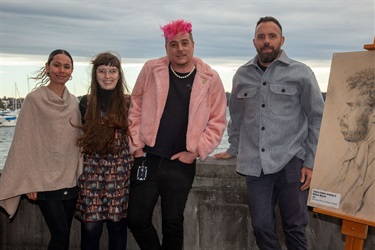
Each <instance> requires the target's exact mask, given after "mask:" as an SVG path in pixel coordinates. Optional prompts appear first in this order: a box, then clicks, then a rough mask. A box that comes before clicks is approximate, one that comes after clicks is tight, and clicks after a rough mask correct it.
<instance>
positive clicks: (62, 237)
mask: <svg viewBox="0 0 375 250" xmlns="http://www.w3.org/2000/svg"><path fill="white" fill-rule="evenodd" d="M76 201H77V198H74V199H69V200H56V201H49V200H48V201H47V200H38V205H39V208H40V210H41V211H42V214H43V217H44V220H45V221H46V223H47V226H48V229H49V231H50V233H51V240H50V242H49V245H48V250H60V249H61V250H67V249H69V236H70V227H71V225H72V220H73V213H74V210H75V206H76Z"/></svg>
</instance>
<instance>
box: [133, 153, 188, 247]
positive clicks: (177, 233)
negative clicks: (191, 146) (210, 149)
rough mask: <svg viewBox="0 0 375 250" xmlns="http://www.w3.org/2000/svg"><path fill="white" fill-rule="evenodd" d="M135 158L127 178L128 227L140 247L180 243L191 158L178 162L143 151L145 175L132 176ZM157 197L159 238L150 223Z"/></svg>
mask: <svg viewBox="0 0 375 250" xmlns="http://www.w3.org/2000/svg"><path fill="white" fill-rule="evenodd" d="M139 164H140V162H139V160H138V159H137V158H136V159H135V161H134V167H133V168H132V173H131V178H130V196H129V208H128V227H129V229H130V231H131V232H132V234H133V236H134V238H135V240H136V241H137V243H138V245H139V247H140V248H141V249H142V250H145V249H171V250H172V249H173V250H179V249H182V246H183V234H184V231H183V226H184V210H185V205H186V201H187V198H188V195H189V192H190V189H191V186H192V184H193V180H194V176H195V162H194V163H192V164H186V163H182V162H180V161H178V160H173V161H172V160H169V159H166V158H161V157H159V156H155V155H152V154H147V156H146V162H145V164H144V165H146V166H147V167H148V173H147V179H146V180H145V181H139V180H136V178H135V175H136V172H137V171H136V170H137V166H138V165H139ZM159 196H160V198H161V211H162V233H163V242H162V244H160V241H159V237H158V235H157V232H156V230H155V227H154V226H153V224H152V214H153V211H154V207H155V205H156V203H157V201H158V199H159Z"/></svg>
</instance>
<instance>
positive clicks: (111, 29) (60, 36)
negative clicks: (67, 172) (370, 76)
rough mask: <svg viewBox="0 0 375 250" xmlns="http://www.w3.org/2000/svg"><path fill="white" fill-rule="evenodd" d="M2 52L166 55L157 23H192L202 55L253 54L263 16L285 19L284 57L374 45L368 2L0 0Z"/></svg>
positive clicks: (321, 54)
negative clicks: (110, 51) (256, 35)
mask: <svg viewBox="0 0 375 250" xmlns="http://www.w3.org/2000/svg"><path fill="white" fill-rule="evenodd" d="M0 14H1V24H0V35H1V39H0V49H1V53H9V54H35V55H40V54H41V55H45V54H48V53H49V52H50V51H51V50H53V49H55V48H64V49H67V50H69V51H70V52H71V53H72V54H73V55H75V56H82V57H92V56H93V55H95V54H96V53H98V52H100V51H103V50H114V51H117V52H119V53H120V54H121V55H122V56H123V57H127V58H152V57H158V56H162V55H163V54H164V40H163V37H162V36H161V35H162V34H161V32H160V29H159V25H163V24H165V23H167V22H169V21H171V20H174V19H178V18H184V19H187V20H190V21H192V23H193V33H194V39H195V42H196V54H197V55H198V56H200V57H207V58H215V57H223V58H244V59H246V60H247V59H249V58H250V57H252V56H253V55H254V54H255V50H254V49H253V46H252V38H253V34H254V29H255V23H256V21H257V20H258V19H259V17H261V16H266V15H273V16H275V17H276V18H278V19H279V20H280V22H281V24H282V25H283V30H284V35H285V36H286V41H285V45H284V49H285V50H286V51H287V53H288V55H290V56H293V57H298V58H306V59H321V60H323V59H331V56H332V53H334V52H340V51H354V50H361V49H362V47H363V44H366V43H372V39H373V35H374V34H373V32H374V2H373V1H361V0H360V1H329V0H325V1H307V2H303V1H282V2H277V1H238V0H237V1H236V0H235V1H230V2H229V3H228V1H205V0H202V1H68V0H66V1H54V2H50V1H32V2H31V1H17V0H15V1H12V2H10V1H4V2H2V4H1V6H0Z"/></svg>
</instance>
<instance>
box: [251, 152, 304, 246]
mask: <svg viewBox="0 0 375 250" xmlns="http://www.w3.org/2000/svg"><path fill="white" fill-rule="evenodd" d="M302 164H303V161H302V160H301V159H298V158H297V157H294V158H293V159H292V160H291V161H290V162H289V163H288V164H287V165H286V166H285V167H284V168H283V169H282V170H281V171H280V172H277V173H275V174H267V175H264V174H263V172H262V174H261V176H259V177H256V176H247V177H246V184H247V193H248V198H249V208H250V215H251V223H252V226H253V229H254V235H255V237H256V241H257V245H258V247H259V248H260V249H261V250H265V249H269V250H276V249H281V246H280V244H279V240H278V237H277V234H276V231H275V221H276V218H275V207H276V204H277V203H278V205H279V208H280V214H281V219H282V227H283V231H284V233H285V240H286V242H285V243H286V246H287V248H288V249H289V250H293V249H298V250H302V249H307V239H306V235H305V228H306V226H307V220H308V215H307V213H308V212H307V195H308V191H307V190H305V191H301V190H300V187H301V186H302V183H301V182H300V177H301V169H302Z"/></svg>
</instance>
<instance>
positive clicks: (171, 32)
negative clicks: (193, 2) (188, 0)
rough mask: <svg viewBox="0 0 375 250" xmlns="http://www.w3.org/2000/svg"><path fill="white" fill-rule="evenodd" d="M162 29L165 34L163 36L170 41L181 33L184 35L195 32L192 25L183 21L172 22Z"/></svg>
mask: <svg viewBox="0 0 375 250" xmlns="http://www.w3.org/2000/svg"><path fill="white" fill-rule="evenodd" d="M160 28H161V30H162V31H163V32H164V34H163V36H164V37H166V38H168V39H169V40H171V39H173V37H174V36H175V35H176V34H177V33H179V32H182V33H183V34H184V33H191V32H192V31H193V28H192V25H191V23H190V22H188V21H185V20H183V19H180V20H176V21H173V22H170V23H168V24H166V25H164V26H163V27H160Z"/></svg>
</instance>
